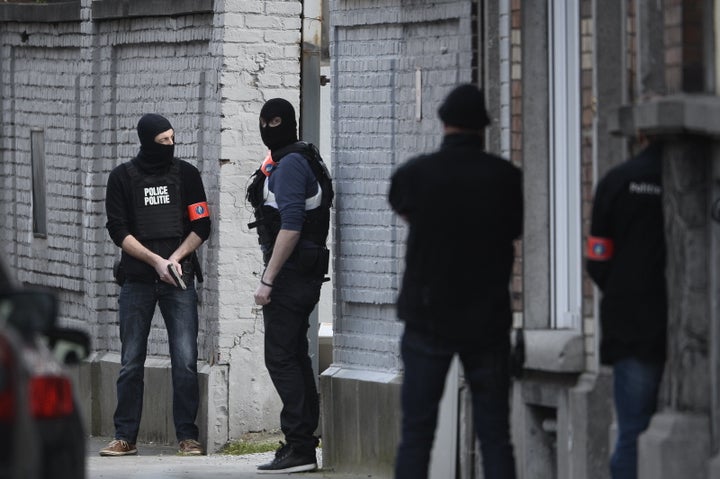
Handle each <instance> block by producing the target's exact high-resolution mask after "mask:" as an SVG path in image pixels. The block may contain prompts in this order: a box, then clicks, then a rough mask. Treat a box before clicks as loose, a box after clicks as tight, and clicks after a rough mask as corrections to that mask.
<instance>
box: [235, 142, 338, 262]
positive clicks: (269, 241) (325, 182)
mask: <svg viewBox="0 0 720 479" xmlns="http://www.w3.org/2000/svg"><path fill="white" fill-rule="evenodd" d="M290 153H300V154H302V156H303V158H305V159H306V160H307V162H308V164H309V165H310V169H311V170H312V171H313V173H314V174H315V178H316V179H317V181H318V183H319V185H320V189H321V190H322V200H321V202H320V206H319V207H317V208H314V209H312V210H307V211H306V213H305V223H303V227H302V231H301V232H300V239H306V240H309V241H312V242H313V243H315V244H317V245H320V246H324V245H325V242H326V240H327V236H328V231H329V230H330V208H331V207H332V202H333V198H334V196H335V193H334V190H333V186H332V178H331V177H330V172H329V171H328V169H327V166H325V162H324V161H323V160H322V157H321V156H320V152H319V151H318V149H317V147H316V146H315V145H313V144H312V143H306V142H304V141H298V142H296V143H293V144H292V145H289V146H286V147H285V148H281V149H280V150H277V151H276V152H274V153H273V154H272V159H273V161H274V162H275V163H279V162H280V160H281V159H282V158H283V157H284V156H286V155H288V154H290ZM251 178H252V181H251V183H250V186H248V189H247V195H246V198H247V200H248V201H249V202H250V205H251V206H252V207H253V212H254V214H255V221H254V222H252V223H249V224H248V228H251V229H252V228H255V227H257V232H258V242H259V243H260V245H262V246H263V249H266V250H271V249H272V247H273V245H274V244H275V239H276V238H277V235H278V233H279V232H280V226H281V221H280V212H279V211H278V210H277V209H275V208H273V207H271V206H266V205H265V198H264V194H263V187H264V185H265V181H266V180H267V178H266V176H265V174H263V172H262V171H261V169H260V168H258V169H257V170H256V171H255V173H253V175H252V177H251Z"/></svg>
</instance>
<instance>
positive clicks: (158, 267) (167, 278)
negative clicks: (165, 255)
mask: <svg viewBox="0 0 720 479" xmlns="http://www.w3.org/2000/svg"><path fill="white" fill-rule="evenodd" d="M170 264H174V265H175V269H176V270H177V272H178V274H179V275H180V276H182V266H180V263H178V262H177V261H173V260H171V259H161V261H158V262H156V263H155V272H156V273H157V275H158V276H159V277H160V281H162V282H163V283H167V284H171V285H173V286H176V284H175V280H174V279H173V277H172V275H171V274H170V272H169V271H168V265H170Z"/></svg>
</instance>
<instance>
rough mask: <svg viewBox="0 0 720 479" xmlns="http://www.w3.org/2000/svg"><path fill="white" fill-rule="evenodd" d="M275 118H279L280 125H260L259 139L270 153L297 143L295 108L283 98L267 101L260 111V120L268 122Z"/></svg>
mask: <svg viewBox="0 0 720 479" xmlns="http://www.w3.org/2000/svg"><path fill="white" fill-rule="evenodd" d="M275 117H279V118H280V124H278V125H275V126H270V125H267V124H266V125H265V126H264V127H263V126H262V123H261V124H260V137H261V138H262V140H263V143H265V146H267V147H268V148H270V151H275V150H278V149H280V148H282V147H284V146H287V145H289V144H291V143H295V142H296V141H297V122H296V121H295V108H293V106H292V104H291V103H290V102H289V101H287V100H285V99H283V98H273V99H271V100H268V101H267V102H265V104H264V105H263V107H262V109H261V110H260V118H262V119H263V120H265V122H270V120H272V119H273V118H275Z"/></svg>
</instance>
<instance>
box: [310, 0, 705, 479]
mask: <svg viewBox="0 0 720 479" xmlns="http://www.w3.org/2000/svg"><path fill="white" fill-rule="evenodd" d="M329 18H330V57H331V64H332V76H333V80H334V88H335V89H334V91H333V99H334V104H333V115H334V116H333V119H332V125H333V145H332V154H333V161H334V165H335V179H336V181H337V183H338V192H339V197H340V198H341V200H340V201H339V202H338V208H337V212H336V214H337V216H336V233H337V237H336V241H335V261H336V263H335V268H336V271H338V272H339V273H338V276H337V277H336V285H335V308H336V310H335V326H334V327H335V329H334V347H335V350H334V362H333V364H332V366H331V367H330V368H329V369H327V370H326V371H324V372H323V374H322V383H323V390H322V391H323V400H324V408H325V409H324V416H323V417H324V421H325V423H324V424H325V428H326V429H325V431H324V433H325V434H324V439H325V443H326V445H325V448H324V458H325V459H326V463H328V464H330V465H332V466H334V467H338V468H347V469H357V468H360V467H365V468H367V469H368V470H370V471H373V472H376V473H379V474H381V475H382V474H385V475H386V476H388V477H389V476H390V474H391V470H392V463H393V457H392V454H391V453H390V452H389V451H388V447H387V446H388V445H392V444H394V443H396V442H397V440H398V437H399V413H398V412H397V411H395V412H394V413H392V412H388V409H389V408H388V406H387V405H388V404H392V405H393V408H394V409H396V410H397V409H398V408H399V399H398V397H399V387H400V384H401V382H402V364H400V363H399V362H398V357H399V354H398V341H397V339H398V336H399V334H400V326H398V324H397V322H396V321H395V315H394V309H393V300H394V297H395V295H396V294H397V288H398V284H399V279H400V277H401V273H402V271H401V270H402V258H403V240H404V236H405V230H404V228H403V225H402V224H401V223H400V222H398V219H397V218H395V217H394V216H393V215H392V213H391V212H390V211H389V209H388V208H387V205H386V203H385V202H386V198H385V194H386V192H387V187H388V179H389V177H390V174H391V172H392V170H393V169H394V168H395V167H396V166H397V165H398V164H399V163H401V162H402V161H404V160H405V159H407V158H409V157H411V156H413V155H414V154H416V153H418V152H423V151H429V150H432V149H434V148H436V147H437V146H438V145H439V142H440V139H441V133H440V132H441V125H440V123H439V120H438V118H437V116H436V108H437V106H438V105H439V103H440V101H441V100H442V98H443V96H444V94H445V93H446V92H447V91H449V89H450V88H451V87H452V86H453V85H455V84H457V83H460V82H473V83H476V84H478V85H480V86H481V87H483V88H484V90H485V91H486V95H487V102H488V107H489V109H490V111H491V116H492V119H493V125H492V126H491V127H490V128H489V131H488V132H487V138H486V140H487V145H488V147H489V149H490V150H491V151H493V152H495V153H499V154H501V155H503V156H505V157H506V158H508V159H509V161H512V162H513V163H515V164H518V165H519V166H521V167H522V170H523V173H524V181H525V184H524V187H525V202H526V212H525V227H524V234H523V237H522V241H521V242H519V244H518V250H517V251H518V259H517V262H516V275H515V278H514V280H513V284H512V285H511V287H512V291H513V294H514V299H515V317H516V320H515V327H516V328H522V329H523V331H524V336H525V344H526V348H527V359H526V363H525V371H524V374H523V376H522V378H520V379H517V380H515V381H514V384H513V402H512V407H513V437H514V442H515V446H516V454H517V460H518V472H519V476H520V477H525V478H529V477H557V478H572V479H576V478H606V477H609V470H608V460H609V454H610V451H611V450H612V442H613V440H614V426H613V404H612V383H611V374H610V373H609V370H608V369H607V368H605V367H602V366H601V365H600V363H599V358H598V341H599V337H598V332H599V327H598V319H597V315H598V306H597V304H598V299H599V296H598V292H597V291H596V290H595V289H594V287H593V285H592V283H591V282H590V280H589V278H588V277H587V275H586V274H585V272H584V268H583V263H584V251H583V248H584V244H585V238H586V236H587V232H588V228H589V221H590V207H591V203H592V194H593V188H594V184H595V182H596V181H597V180H598V179H599V178H600V177H601V176H602V174H603V173H604V172H606V171H607V170H608V169H609V168H611V167H612V166H613V165H615V164H617V163H619V162H621V161H624V160H625V159H627V158H628V157H629V156H630V155H631V154H632V153H633V152H634V144H633V140H632V139H633V137H634V136H635V134H636V133H637V131H643V132H645V133H653V134H660V135H661V136H663V137H664V138H663V139H664V140H666V141H669V142H670V144H672V145H674V146H672V147H671V148H669V149H668V151H669V153H668V154H667V156H666V157H665V158H664V160H663V161H664V170H665V178H664V181H665V182H666V184H667V186H666V194H665V209H666V213H665V215H666V222H667V232H666V235H667V237H668V241H669V244H671V245H672V246H671V248H670V253H669V256H668V258H669V266H668V277H669V281H668V283H669V286H670V288H671V291H672V293H671V302H672V306H671V317H670V326H669V327H670V331H669V332H670V344H669V345H668V348H669V358H670V359H669V362H668V368H667V372H666V375H665V379H664V382H663V393H662V398H661V404H662V407H661V411H660V412H659V413H658V414H657V415H656V417H655V418H654V420H653V422H652V424H651V427H650V429H649V430H648V432H647V434H645V435H644V436H643V439H642V441H641V448H640V470H641V477H644V478H651V477H668V478H669V477H684V476H687V475H688V474H689V477H698V478H699V477H703V478H704V477H717V472H716V471H717V466H716V465H715V464H716V463H717V462H718V461H717V459H716V455H717V453H718V447H719V444H718V436H717V430H718V423H717V416H718V409H717V397H718V393H717V391H718V382H717V379H716V378H717V375H716V374H715V372H716V371H717V364H718V362H717V354H718V353H717V350H718V346H717V341H718V338H717V335H716V334H714V333H713V331H717V322H718V317H717V312H716V309H717V306H716V303H717V301H716V300H715V299H714V297H715V296H717V294H716V292H717V280H716V276H717V273H716V270H717V262H716V261H715V260H714V259H713V258H715V254H716V253H715V252H714V251H715V246H714V244H715V243H714V241H713V239H714V238H715V237H716V235H717V232H716V228H717V226H716V224H715V221H714V220H712V219H711V218H712V212H713V211H714V210H713V209H712V208H716V207H717V205H715V201H716V195H717V185H716V182H714V180H713V179H712V178H715V177H716V175H717V173H716V170H717V166H716V165H717V162H718V158H717V154H716V153H715V141H716V139H715V138H716V136H717V129H716V126H715V125H716V123H717V121H716V118H717V112H716V110H715V108H716V107H717V96H716V92H717V74H716V68H717V61H716V58H717V54H716V52H717V51H718V49H717V46H716V40H715V38H716V32H717V20H716V19H717V18H718V5H717V4H716V2H712V1H680V0H678V1H673V0H667V1H659V2H640V1H634V0H626V1H619V2H603V1H599V0H580V1H578V2H565V1H561V0H557V1H555V0H548V1H545V2H520V1H493V0H489V1H461V0H456V1H454V0H447V1H439V2H432V3H429V2H422V1H411V0H395V1H392V0H375V1H373V0H357V1H344V0H336V1H331V2H330V15H329ZM713 165H715V166H713ZM368 225H371V226H368ZM458 236H459V240H460V241H461V239H462V236H463V232H460V231H459V232H458ZM466 247H472V245H471V244H468V245H466ZM369 251H372V252H373V254H369ZM457 375H458V377H457V378H451V379H450V380H449V381H448V390H447V391H446V397H445V399H444V402H443V407H442V408H441V413H440V414H441V416H440V418H441V419H440V425H439V427H438V432H437V437H436V450H435V451H434V453H433V456H432V465H431V471H432V475H431V476H432V477H437V478H444V477H463V478H470V477H481V476H482V473H481V472H480V466H479V460H480V459H479V455H478V451H477V446H476V444H474V440H473V437H472V431H471V430H470V421H469V415H470V412H469V410H468V402H467V397H466V396H467V393H466V391H465V389H464V386H463V382H462V373H461V371H459V372H457ZM389 424H391V425H392V427H389V426H388V425H389ZM691 437H694V439H691ZM696 441H697V442H696ZM441 448H444V449H445V450H449V451H450V452H449V453H444V452H442V451H440V450H439V449H441ZM370 464H373V465H372V466H371V465H370ZM681 471H685V472H681Z"/></svg>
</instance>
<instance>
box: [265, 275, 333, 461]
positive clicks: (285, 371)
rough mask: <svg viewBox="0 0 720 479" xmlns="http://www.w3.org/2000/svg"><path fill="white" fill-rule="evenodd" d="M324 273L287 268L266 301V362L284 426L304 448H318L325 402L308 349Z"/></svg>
mask: <svg viewBox="0 0 720 479" xmlns="http://www.w3.org/2000/svg"><path fill="white" fill-rule="evenodd" d="M321 286H322V279H320V278H318V279H316V278H314V277H309V276H307V275H303V274H300V273H298V272H297V271H293V270H291V269H288V268H283V270H282V271H281V272H280V274H279V275H278V276H277V277H276V278H275V280H274V281H273V289H272V292H271V293H270V303H269V304H267V305H265V306H263V319H264V324H265V367H267V370H268V372H269V373H270V379H272V382H273V384H274V385H275V389H276V390H277V392H278V394H279V396H280V399H281V400H282V403H283V408H282V411H281V413H280V427H281V429H282V432H283V434H284V435H285V440H286V441H287V443H288V444H289V445H291V446H293V448H294V449H295V450H296V451H297V452H299V453H301V454H308V455H310V454H312V455H314V454H315V448H316V447H317V445H318V439H317V438H316V437H315V430H316V429H317V427H318V421H319V417H320V404H319V399H318V392H317V386H316V385H315V373H314V371H313V368H312V361H311V360H310V356H309V354H308V337H307V333H308V328H309V326H310V325H309V317H310V314H311V313H312V311H313V309H314V308H315V305H316V304H317V303H318V301H319V300H320V288H321Z"/></svg>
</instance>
